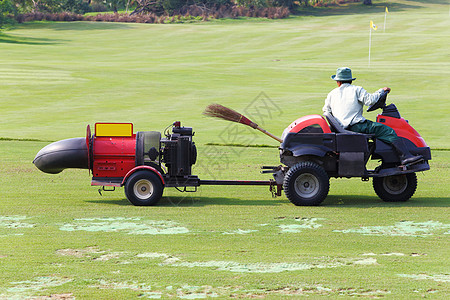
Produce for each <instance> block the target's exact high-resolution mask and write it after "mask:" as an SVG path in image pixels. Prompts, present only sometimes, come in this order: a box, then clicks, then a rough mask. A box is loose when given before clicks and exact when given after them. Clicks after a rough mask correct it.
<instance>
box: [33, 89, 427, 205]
mask: <svg viewBox="0 0 450 300" xmlns="http://www.w3.org/2000/svg"><path fill="white" fill-rule="evenodd" d="M384 101H385V98H384V99H383V101H379V102H377V103H376V104H375V105H374V106H373V107H371V108H369V110H374V109H376V108H382V109H383V113H382V114H381V115H378V116H377V122H380V123H384V124H386V125H388V126H390V127H391V128H393V129H394V130H395V131H396V133H397V135H398V136H399V137H401V138H402V139H404V140H405V143H406V144H407V146H408V148H409V151H410V152H411V153H413V154H417V155H421V156H422V157H423V159H422V160H421V161H418V162H416V163H414V164H411V165H401V163H400V160H399V158H398V156H397V154H396V152H395V151H394V149H393V148H392V147H391V146H390V145H388V144H386V143H384V142H382V141H380V140H377V139H375V138H374V137H373V136H371V135H366V134H360V133H355V132H351V131H347V130H345V129H344V128H342V127H341V126H340V125H339V123H338V122H337V121H336V120H335V119H334V118H333V116H331V115H326V116H325V117H323V116H320V115H310V116H304V117H301V118H299V119H297V120H296V121H294V122H293V123H292V124H291V125H289V126H288V128H286V130H285V131H284V133H283V136H282V139H279V138H276V137H275V136H273V135H271V134H270V133H267V132H265V130H262V129H261V128H259V126H257V125H256V124H255V123H253V122H251V121H249V120H248V119H246V118H245V119H246V121H245V120H244V121H245V122H247V123H245V124H247V125H250V126H252V127H253V128H257V129H259V130H261V131H263V132H265V133H266V134H269V135H270V136H272V137H274V138H276V139H277V140H279V141H282V142H281V145H280V148H279V149H280V161H281V163H282V164H283V165H280V166H276V167H263V169H266V170H265V171H263V173H273V177H274V179H272V180H267V181H241V180H200V179H199V178H198V176H196V175H192V165H194V164H195V162H196V159H197V150H196V146H195V143H194V142H193V140H192V137H193V135H194V132H193V130H192V128H191V127H182V126H181V124H180V122H175V123H173V124H172V125H171V126H172V128H171V131H170V130H169V127H170V126H169V127H167V129H166V130H165V132H164V136H162V135H161V133H160V132H157V131H139V132H137V133H136V134H134V133H133V124H131V123H96V124H95V133H94V135H92V134H91V130H90V127H89V126H88V127H87V134H86V137H85V138H72V139H67V140H62V141H58V142H55V143H52V144H50V145H48V146H46V147H44V148H43V149H41V150H40V151H39V152H38V153H37V155H36V157H35V159H34V161H33V163H34V164H35V165H36V167H38V168H39V169H40V170H41V171H43V172H46V173H59V172H61V171H62V170H64V169H66V168H83V169H89V170H90V171H91V172H92V175H93V177H92V183H91V184H92V185H97V186H102V187H103V190H105V187H106V186H112V187H114V188H115V187H121V186H124V187H125V194H126V197H127V199H128V200H129V201H130V202H131V203H133V204H134V205H155V204H156V203H157V202H158V200H159V199H160V198H161V197H162V194H163V190H164V188H165V187H176V188H181V189H182V191H186V188H187V187H193V188H194V191H195V190H196V189H197V187H199V186H200V185H207V184H208V185H268V186H270V189H271V191H272V193H273V194H274V195H277V196H280V195H281V191H282V190H284V192H285V194H286V196H287V198H288V199H289V200H290V201H291V202H292V203H293V204H295V205H319V204H320V203H322V201H323V200H324V199H325V198H326V196H327V195H328V191H329V178H330V177H336V178H343V177H345V178H350V177H360V178H361V179H362V180H363V181H367V180H369V178H370V177H373V187H374V189H375V192H376V194H377V195H378V196H379V197H380V198H381V199H382V200H384V201H407V200H408V199H409V198H411V197H412V195H413V194H414V192H415V190H416V187H417V177H416V174H415V173H416V172H421V171H426V170H429V169H430V166H429V164H428V161H429V160H430V159H431V151H430V148H429V147H428V146H427V144H426V143H425V141H424V140H423V138H422V137H421V136H420V135H419V134H418V133H417V131H415V130H414V128H412V127H411V126H410V125H409V123H408V121H407V120H405V119H403V118H401V117H400V114H399V112H398V110H397V108H396V107H395V105H393V104H391V105H388V106H386V105H385V102H384ZM242 119H243V116H241V117H239V122H240V123H243V122H242ZM327 121H328V122H327ZM369 159H371V160H377V161H380V164H379V165H378V166H377V167H376V168H374V169H373V170H369V169H367V167H366V165H367V162H368V161H369Z"/></svg>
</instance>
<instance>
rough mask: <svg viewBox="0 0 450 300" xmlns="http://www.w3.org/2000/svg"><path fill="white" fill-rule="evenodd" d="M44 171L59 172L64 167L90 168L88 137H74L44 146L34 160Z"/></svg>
mask: <svg viewBox="0 0 450 300" xmlns="http://www.w3.org/2000/svg"><path fill="white" fill-rule="evenodd" d="M33 163H34V165H35V166H36V167H37V168H38V169H39V170H41V171H42V172H45V173H49V174H57V173H60V172H62V170H64V169H68V168H76V169H89V155H88V148H87V145H86V138H72V139H66V140H61V141H58V142H54V143H51V144H49V145H47V146H45V147H44V148H42V149H41V150H40V151H39V152H38V153H37V154H36V157H35V158H34V160H33Z"/></svg>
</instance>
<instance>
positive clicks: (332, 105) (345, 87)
mask: <svg viewBox="0 0 450 300" xmlns="http://www.w3.org/2000/svg"><path fill="white" fill-rule="evenodd" d="M382 92H383V89H379V90H378V91H376V92H375V93H373V94H369V93H368V92H367V91H366V90H365V89H363V88H362V87H360V86H356V85H352V84H349V83H343V84H342V85H341V86H340V87H337V88H335V89H334V90H332V91H331V92H330V93H329V94H328V96H327V99H326V100H325V105H324V107H323V109H322V110H323V112H324V113H326V112H328V113H331V114H332V115H333V116H334V117H335V118H336V119H337V120H338V121H339V122H340V123H341V124H342V126H344V128H347V127H348V126H350V125H353V124H356V123H359V122H361V121H364V120H365V118H364V117H363V115H362V114H363V107H364V105H367V106H370V105H372V104H374V103H376V102H377V101H378V99H380V96H381V93H382Z"/></svg>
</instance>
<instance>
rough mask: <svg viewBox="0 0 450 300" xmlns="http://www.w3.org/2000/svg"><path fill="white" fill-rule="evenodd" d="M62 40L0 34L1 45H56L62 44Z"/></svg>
mask: <svg viewBox="0 0 450 300" xmlns="http://www.w3.org/2000/svg"><path fill="white" fill-rule="evenodd" d="M61 42H62V40H55V39H45V38H32V37H18V36H12V35H8V34H5V33H0V44H1V43H4V44H21V45H55V44H60V43H61Z"/></svg>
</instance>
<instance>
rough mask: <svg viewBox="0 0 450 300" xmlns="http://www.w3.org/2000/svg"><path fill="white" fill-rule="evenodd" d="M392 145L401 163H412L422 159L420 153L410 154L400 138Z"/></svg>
mask: <svg viewBox="0 0 450 300" xmlns="http://www.w3.org/2000/svg"><path fill="white" fill-rule="evenodd" d="M392 146H393V147H394V149H395V152H397V154H398V157H399V158H400V162H401V163H402V165H407V164H412V163H415V162H418V161H419V160H421V159H423V156H422V155H412V154H411V152H409V150H408V147H407V146H406V144H405V142H404V141H403V139H402V138H399V139H397V140H396V141H395V142H393V143H392Z"/></svg>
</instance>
